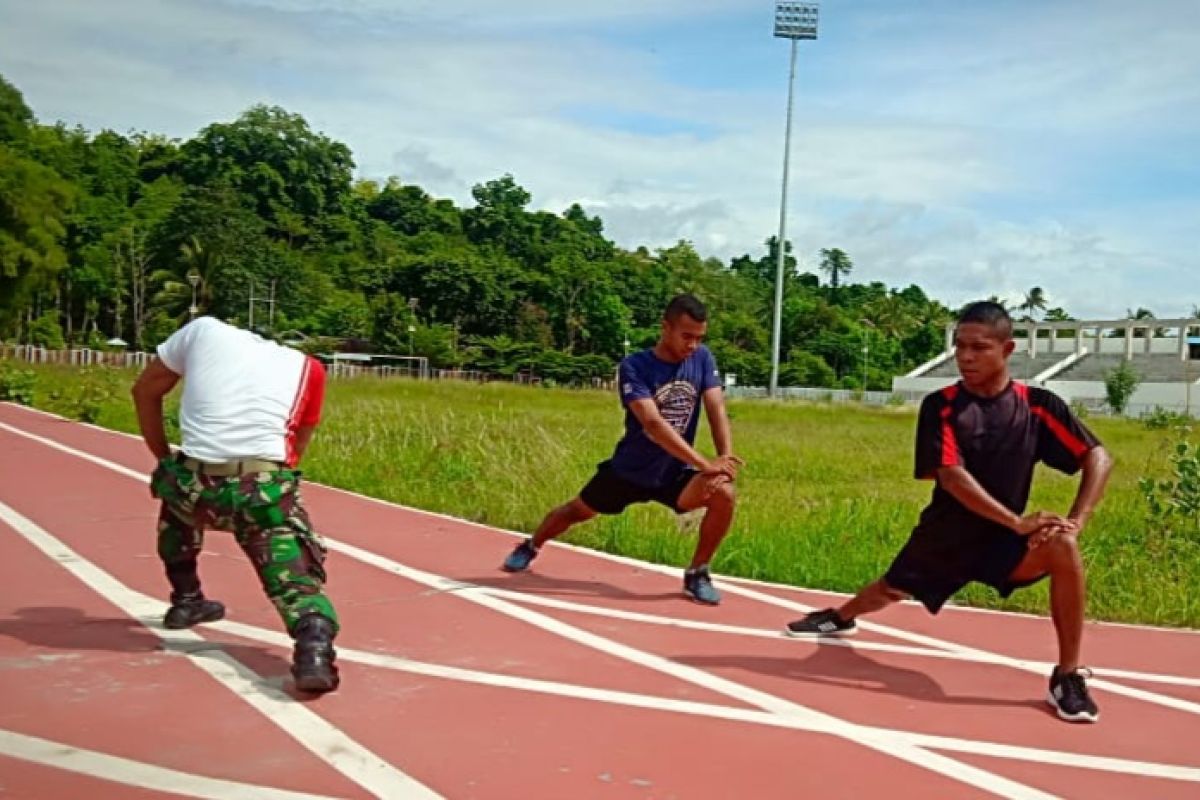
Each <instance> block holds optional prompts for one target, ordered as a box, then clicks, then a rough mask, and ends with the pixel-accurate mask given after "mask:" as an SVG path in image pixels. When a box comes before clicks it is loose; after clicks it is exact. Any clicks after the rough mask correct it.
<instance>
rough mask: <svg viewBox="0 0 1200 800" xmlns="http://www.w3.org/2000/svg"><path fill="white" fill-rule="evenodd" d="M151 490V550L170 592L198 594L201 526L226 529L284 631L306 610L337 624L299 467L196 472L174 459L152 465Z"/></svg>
mask: <svg viewBox="0 0 1200 800" xmlns="http://www.w3.org/2000/svg"><path fill="white" fill-rule="evenodd" d="M150 491H151V494H153V495H154V496H155V497H156V498H158V499H159V500H161V501H162V508H161V510H160V511H159V516H158V555H159V557H160V558H161V559H162V561H163V564H164V565H165V566H166V571H167V579H168V580H169V581H170V583H171V589H172V590H173V592H174V593H175V594H177V595H189V594H196V593H198V592H199V591H200V578H199V575H198V572H197V559H198V557H199V555H200V551H201V549H202V548H203V546H204V531H205V529H215V530H222V531H231V532H232V533H233V534H234V536H235V537H236V539H237V543H238V544H239V545H241V548H242V551H243V552H244V553H245V554H246V556H247V557H248V558H249V559H250V562H251V564H253V565H254V570H255V572H256V573H258V578H259V580H260V581H261V582H262V586H263V590H264V591H265V592H266V593H267V597H268V598H270V600H271V602H272V603H274V604H275V608H276V609H277V610H278V611H279V615H280V616H281V617H282V618H283V622H284V625H286V626H287V630H288V632H289V633H290V632H291V631H292V629H293V627H294V626H295V624H296V622H297V621H298V620H299V619H300V618H301V617H302V616H304V615H306V614H313V613H316V614H320V615H322V616H324V617H327V618H328V619H329V620H331V621H332V622H333V623H334V625H335V626H336V625H337V622H338V620H337V613H336V612H335V611H334V609H333V604H332V603H331V602H330V601H329V598H328V597H326V596H325V591H324V585H325V568H324V562H325V544H324V542H323V541H322V540H321V537H320V535H319V534H317V532H316V531H314V530H313V529H312V525H311V524H310V523H309V520H308V513H307V512H306V511H305V510H304V506H303V504H302V503H301V501H300V472H299V471H298V470H292V469H283V470H278V471H275V472H255V473H247V474H245V475H235V476H231V477H219V476H215V475H200V474H197V473H196V472H194V471H192V470H190V469H188V468H187V467H185V466H184V465H183V464H181V463H180V462H179V461H177V460H176V459H175V458H173V457H172V458H165V459H163V460H161V461H160V462H159V463H158V467H157V468H156V469H155V470H154V474H153V475H152V476H151V478H150Z"/></svg>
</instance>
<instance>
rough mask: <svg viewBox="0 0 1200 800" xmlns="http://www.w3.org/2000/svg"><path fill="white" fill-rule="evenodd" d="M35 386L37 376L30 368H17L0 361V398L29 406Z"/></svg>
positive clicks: (31, 402)
mask: <svg viewBox="0 0 1200 800" xmlns="http://www.w3.org/2000/svg"><path fill="white" fill-rule="evenodd" d="M36 387H37V376H36V375H35V374H34V373H33V371H32V370H28V369H19V368H17V367H16V366H13V365H12V364H10V363H8V362H0V400H7V401H9V402H12V403H20V404H21V405H23V406H31V405H33V391H34V389H35V388H36Z"/></svg>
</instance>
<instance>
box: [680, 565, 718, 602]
mask: <svg viewBox="0 0 1200 800" xmlns="http://www.w3.org/2000/svg"><path fill="white" fill-rule="evenodd" d="M683 593H684V594H686V595H687V596H688V597H690V598H691V599H693V600H695V601H696V602H697V603H703V604H704V605H706V606H715V605H719V604H720V602H721V593H720V592H718V591H717V589H716V587H715V586H713V584H712V576H711V575H709V574H708V566H707V565H705V566H703V567H696V568H695V569H689V570H687V571H686V572H684V573H683Z"/></svg>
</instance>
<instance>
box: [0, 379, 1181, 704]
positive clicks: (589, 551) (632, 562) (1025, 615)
mask: <svg viewBox="0 0 1200 800" xmlns="http://www.w3.org/2000/svg"><path fill="white" fill-rule="evenodd" d="M0 406H4V407H7V408H11V409H17V410H19V411H23V412H25V413H29V414H35V415H38V416H42V417H47V418H49V419H54V420H58V421H60V422H66V423H69V424H71V425H78V426H82V427H84V428H91V429H92V430H95V431H99V432H100V433H105V434H108V435H109V436H115V437H119V438H122V439H131V440H133V441H136V442H141V441H142V437H140V436H138V435H136V434H133V433H126V432H125V431H118V430H114V429H112V428H105V427H102V426H100V425H94V424H92V423H90V422H80V421H79V420H73V419H70V418H68V417H64V416H62V415H61V414H55V413H54V412H52V411H45V410H43V409H40V408H33V407H31V406H23V405H19V404H17V403H12V402H9V401H0ZM309 485H311V486H318V487H320V488H321V489H323V490H326V491H330V492H337V493H339V494H345V495H349V496H351V497H357V498H359V499H360V500H367V501H370V502H372V503H379V504H381V505H385V506H391V507H392V508H398V509H401V510H402V511H408V512H411V513H413V514H421V515H424V516H428V517H436V518H437V519H442V520H446V521H447V522H455V523H458V524H461V525H469V526H471V527H473V528H479V529H481V530H485V531H490V532H492V533H502V534H505V535H507V536H513V537H517V538H522V539H523V538H526V537H528V536H529V534H528V533H525V532H522V531H514V530H510V529H508V528H500V527H496V526H494V525H485V524H484V523H482V522H475V521H474V520H469V519H463V518H462V517H454V516H451V515H449V514H445V513H442V512H440V511H429V510H428V509H424V508H417V507H416V506H407V505H404V504H403V503H396V502H393V501H391V500H381V499H380V498H378V497H370V496H368V495H365V494H359V493H358V492H352V491H350V490H349V489H342V488H339V487H337V486H326V485H325V484H320V483H311V482H310V484H309ZM549 544H550V546H551V547H552V548H558V547H561V548H565V549H567V550H571V551H574V552H577V553H582V554H584V555H588V556H592V557H594V558H600V559H604V560H606V561H613V562H615V563H618V564H624V565H626V566H632V567H638V568H643V569H646V570H649V571H654V572H659V573H661V574H664V575H674V576H678V575H679V570H678V569H677V568H674V567H667V566H664V565H662V564H652V563H650V562H647V561H638V560H637V559H633V558H629V557H628V556H620V555H617V554H615V553H606V552H604V551H603V550H595V549H593V548H590V547H583V546H581V545H575V544H570V543H568V542H562V541H555V542H550V543H549ZM716 577H719V578H720V579H721V581H722V582H723V583H729V582H733V583H740V584H743V585H745V586H761V587H763V588H765V589H776V590H779V591H783V592H808V593H810V594H823V595H829V596H832V597H841V598H849V597H852V596H853V595H851V594H849V593H847V592H835V591H833V590H832V589H811V588H808V587H805V586H793V585H792V584H787V583H772V582H770V581H760V580H756V579H754V578H743V577H741V576H735V575H717V576H716ZM901 603H902V604H903V605H909V606H913V607H917V608H920V607H921V604H920V603H919V602H917V601H916V600H903V601H901ZM943 613H950V614H959V613H963V614H991V615H994V616H1000V617H1020V618H1022V619H1030V620H1038V621H1049V618H1048V617H1046V616H1045V615H1043V614H1032V613H1029V612H1027V611H1003V610H1001V609H997V608H978V607H975V606H960V605H954V604H952V603H951V604H947V605H946V607H945V609H944V611H943ZM1088 625H1089V626H1092V627H1096V628H1118V629H1127V630H1133V631H1141V632H1146V631H1151V632H1159V633H1166V634H1170V635H1172V636H1200V629H1192V628H1171V627H1167V626H1165V625H1145V624H1140V623H1132V622H1109V621H1106V620H1089V621H1088ZM1105 674H1109V675H1113V676H1115V677H1130V678H1133V679H1135V680H1145V681H1153V682H1161V683H1172V682H1173V679H1172V678H1171V676H1156V675H1153V674H1148V673H1141V672H1132V671H1128V670H1105ZM1184 680H1185V681H1186V682H1185V683H1184V684H1183V685H1186V686H1190V685H1192V683H1191V680H1192V679H1184Z"/></svg>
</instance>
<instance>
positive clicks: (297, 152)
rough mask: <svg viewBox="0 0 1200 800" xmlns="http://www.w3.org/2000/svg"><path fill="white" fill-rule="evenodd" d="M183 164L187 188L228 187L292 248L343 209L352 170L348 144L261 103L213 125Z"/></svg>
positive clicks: (189, 147)
mask: <svg viewBox="0 0 1200 800" xmlns="http://www.w3.org/2000/svg"><path fill="white" fill-rule="evenodd" d="M179 160H180V169H181V172H182V174H183V176H184V178H185V180H186V181H187V182H188V183H189V184H192V185H194V186H207V187H214V188H215V187H222V186H225V187H229V188H230V189H232V190H233V191H235V192H236V193H237V194H238V195H239V196H240V197H242V198H245V199H246V201H247V202H248V204H249V206H250V208H251V209H252V210H253V211H254V212H255V213H256V214H257V215H258V216H259V217H260V218H261V219H262V220H263V221H264V222H266V224H267V230H268V232H269V233H270V234H271V235H272V236H273V237H274V238H276V239H280V240H282V241H285V242H286V243H287V244H288V245H289V246H292V245H301V244H304V243H306V242H308V241H309V240H310V239H311V238H312V237H313V236H314V235H315V234H316V232H317V231H318V230H319V227H320V225H321V223H322V222H323V221H324V220H323V218H324V217H326V216H329V215H334V214H340V213H342V212H343V211H344V210H345V203H346V201H347V199H348V197H349V194H350V181H351V177H352V172H353V170H354V160H353V158H352V157H351V154H350V149H349V148H348V147H346V145H344V144H342V143H341V142H336V141H334V140H332V139H330V138H329V137H327V136H325V135H323V134H319V133H314V132H313V131H312V129H311V128H309V125H308V122H307V121H306V120H305V119H304V117H302V116H300V115H299V114H292V113H289V112H288V111H285V110H284V109H282V108H279V107H278V106H263V105H258V106H254V107H253V108H251V109H249V110H248V111H246V112H245V113H243V114H242V115H241V116H240V117H238V119H237V120H236V121H235V122H232V123H214V124H212V125H209V126H208V127H207V128H205V129H204V130H202V131H200V133H199V135H197V136H196V138H194V139H192V140H190V141H188V142H186V143H185V144H184V145H183V148H182V150H181V152H180V158H179Z"/></svg>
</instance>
